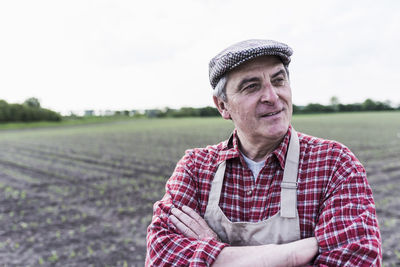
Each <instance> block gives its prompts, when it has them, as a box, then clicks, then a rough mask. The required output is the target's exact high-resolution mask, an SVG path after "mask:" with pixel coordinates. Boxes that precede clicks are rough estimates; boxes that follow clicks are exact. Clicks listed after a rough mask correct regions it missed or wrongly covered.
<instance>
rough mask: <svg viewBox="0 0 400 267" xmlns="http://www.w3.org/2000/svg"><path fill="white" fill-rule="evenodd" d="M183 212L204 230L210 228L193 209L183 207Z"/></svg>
mask: <svg viewBox="0 0 400 267" xmlns="http://www.w3.org/2000/svg"><path fill="white" fill-rule="evenodd" d="M182 210H183V211H184V212H185V213H186V214H188V215H189V216H190V217H192V219H194V220H195V221H196V222H197V223H199V224H200V226H201V227H202V228H204V229H207V228H209V227H208V224H207V222H206V221H205V220H204V219H203V217H201V216H200V215H199V214H198V213H197V212H195V211H194V210H193V209H191V208H190V207H188V206H183V207H182Z"/></svg>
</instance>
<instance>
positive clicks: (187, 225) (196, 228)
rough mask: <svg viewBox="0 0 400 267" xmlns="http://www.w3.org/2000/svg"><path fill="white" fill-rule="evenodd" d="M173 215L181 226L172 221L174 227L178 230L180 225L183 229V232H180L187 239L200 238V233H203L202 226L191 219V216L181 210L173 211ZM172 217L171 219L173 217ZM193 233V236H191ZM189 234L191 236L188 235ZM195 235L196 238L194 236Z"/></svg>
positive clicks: (175, 209)
mask: <svg viewBox="0 0 400 267" xmlns="http://www.w3.org/2000/svg"><path fill="white" fill-rule="evenodd" d="M171 213H172V214H173V215H172V216H174V217H175V219H177V220H178V221H179V224H178V223H177V222H176V221H175V222H176V223H175V222H174V221H173V220H172V223H174V225H175V226H176V227H177V228H178V225H179V227H180V228H181V229H183V231H182V230H181V229H180V228H178V229H179V231H181V232H182V234H184V235H185V236H186V237H195V238H198V236H199V235H198V233H199V232H201V229H200V228H201V226H200V225H199V224H198V223H197V221H196V220H194V219H193V218H192V217H190V216H189V215H187V214H186V213H185V212H182V211H181V210H179V209H177V208H173V209H172V210H171ZM172 216H171V217H172ZM191 233H193V234H191ZM188 234H189V235H188ZM193 235H194V236H193Z"/></svg>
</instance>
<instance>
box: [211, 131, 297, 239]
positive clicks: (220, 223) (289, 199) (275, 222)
mask: <svg viewBox="0 0 400 267" xmlns="http://www.w3.org/2000/svg"><path fill="white" fill-rule="evenodd" d="M299 155H300V145H299V138H298V136H297V133H296V131H295V130H294V129H293V128H292V134H291V137H290V142H289V149H288V152H287V156H286V161H285V169H284V171H283V180H282V183H281V203H280V211H279V212H278V213H276V214H275V215H274V216H272V217H270V218H268V219H267V220H263V221H260V222H254V223H253V222H231V221H230V220H229V219H228V218H227V217H226V216H225V214H224V213H223V212H222V210H221V208H220V207H219V205H218V204H219V199H220V196H221V190H222V184H223V181H224V176H225V167H226V162H225V161H224V162H222V163H221V164H220V165H219V166H218V169H217V172H216V173H215V176H214V179H213V181H212V183H211V190H210V195H209V199H208V204H207V208H206V212H205V214H204V219H205V220H206V222H207V223H208V225H209V226H210V227H211V229H213V230H214V232H215V233H216V234H217V235H218V236H219V238H220V239H221V240H222V241H223V242H225V243H228V244H230V245H232V246H254V245H266V244H283V243H288V242H292V241H295V240H299V239H300V224H299V214H298V212H297V172H298V165H299Z"/></svg>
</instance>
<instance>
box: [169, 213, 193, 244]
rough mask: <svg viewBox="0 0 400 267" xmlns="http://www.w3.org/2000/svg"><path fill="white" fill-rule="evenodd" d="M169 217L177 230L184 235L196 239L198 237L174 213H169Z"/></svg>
mask: <svg viewBox="0 0 400 267" xmlns="http://www.w3.org/2000/svg"><path fill="white" fill-rule="evenodd" d="M169 218H170V219H171V222H172V223H173V224H174V225H175V227H176V228H177V229H178V230H179V232H181V233H182V234H183V235H184V236H186V237H191V238H196V239H197V238H198V236H197V234H196V233H194V232H193V231H192V230H191V229H190V228H189V227H187V226H186V225H184V224H183V223H182V222H181V221H179V220H178V219H177V218H176V217H175V216H174V215H171V216H170V217H169Z"/></svg>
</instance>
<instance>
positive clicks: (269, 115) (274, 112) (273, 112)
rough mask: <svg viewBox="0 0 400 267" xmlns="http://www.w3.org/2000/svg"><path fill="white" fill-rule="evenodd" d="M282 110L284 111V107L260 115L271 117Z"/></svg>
mask: <svg viewBox="0 0 400 267" xmlns="http://www.w3.org/2000/svg"><path fill="white" fill-rule="evenodd" d="M282 111H283V109H280V110H277V111H271V112H268V113H264V114H262V115H261V116H260V117H271V116H274V115H277V114H279V113H281V112H282Z"/></svg>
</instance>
